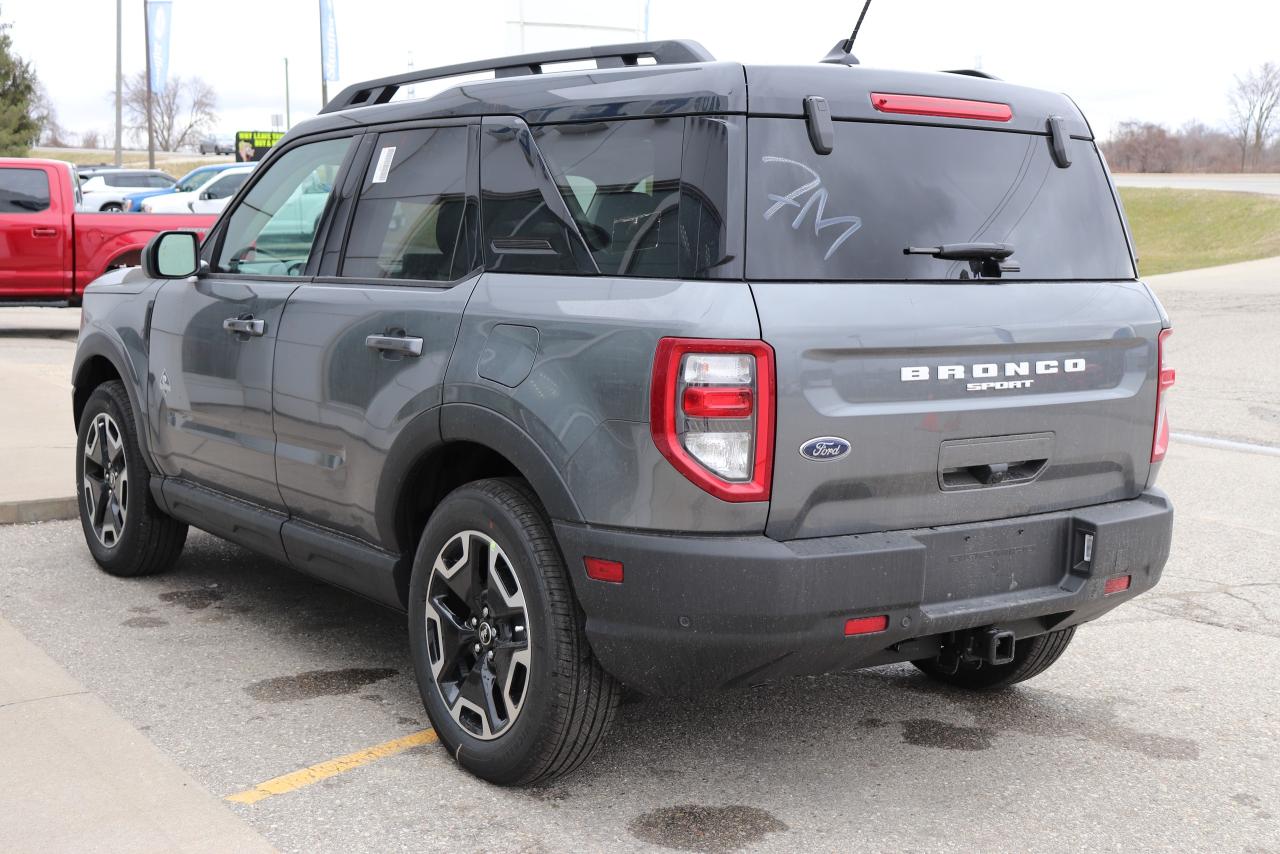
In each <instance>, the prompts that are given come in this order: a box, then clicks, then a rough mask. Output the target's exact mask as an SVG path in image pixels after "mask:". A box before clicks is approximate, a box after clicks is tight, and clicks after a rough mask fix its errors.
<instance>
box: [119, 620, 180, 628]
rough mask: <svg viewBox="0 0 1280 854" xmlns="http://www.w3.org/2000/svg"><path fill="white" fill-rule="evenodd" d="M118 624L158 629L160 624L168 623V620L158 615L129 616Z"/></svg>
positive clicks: (165, 624)
mask: <svg viewBox="0 0 1280 854" xmlns="http://www.w3.org/2000/svg"><path fill="white" fill-rule="evenodd" d="M120 625H122V626H128V627H129V628H131V629H158V628H160V627H161V626H167V625H169V621H168V620H162V619H160V618H159V617H130V618H129V619H127V620H125V621H124V622H123V623H121V624H120Z"/></svg>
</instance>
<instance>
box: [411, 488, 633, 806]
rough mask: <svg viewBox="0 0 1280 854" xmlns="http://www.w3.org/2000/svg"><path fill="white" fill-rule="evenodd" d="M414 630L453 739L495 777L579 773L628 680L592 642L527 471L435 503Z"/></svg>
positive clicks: (448, 743) (420, 561)
mask: <svg viewBox="0 0 1280 854" xmlns="http://www.w3.org/2000/svg"><path fill="white" fill-rule="evenodd" d="M409 635H410V642H411V644H412V652H413V661H414V669H415V671H416V673H417V677H418V689H419V692H420V693H421V694H422V701H423V704H424V706H425V707H426V710H427V715H428V717H430V719H431V723H432V726H434V727H435V730H436V734H437V735H438V736H439V738H440V742H441V744H443V745H444V746H445V747H446V748H447V749H448V751H449V753H450V755H452V756H453V757H454V758H455V759H456V760H457V762H458V764H460V765H462V766H463V767H464V768H466V769H467V770H469V771H471V772H472V773H474V774H475V775H477V776H479V777H481V778H483V779H485V780H488V781H489V782H492V783H497V784H499V785H528V784H531V783H536V782H540V781H545V780H549V779H553V778H555V777H559V776H561V775H564V774H567V773H569V772H570V771H572V770H574V769H575V768H577V767H578V766H579V765H580V764H582V762H584V761H585V760H586V759H587V757H588V756H589V755H590V754H591V753H592V752H593V751H594V750H595V748H596V747H597V746H598V745H599V743H600V741H601V739H602V737H603V735H604V733H605V731H606V729H607V728H608V726H609V723H610V721H611V719H612V717H613V713H614V711H615V709H616V708H617V706H618V702H619V688H618V685H617V683H616V682H615V681H614V679H613V678H612V677H611V676H609V675H608V674H607V673H605V672H604V670H603V669H601V667H600V665H599V664H598V663H597V662H596V660H595V658H594V657H593V656H592V654H591V650H590V648H589V647H588V645H587V640H586V636H585V634H584V633H583V630H582V615H581V612H580V610H579V609H578V606H577V602H576V600H575V599H574V597H573V591H572V589H571V587H570V582H569V575H568V572H567V570H566V569H565V565H564V559H563V558H562V557H561V555H560V551H559V549H558V548H557V546H556V543H555V540H554V538H553V536H552V534H551V530H550V528H549V526H548V524H547V521H546V519H545V518H544V516H543V514H542V510H541V507H540V505H539V503H538V501H537V498H536V497H535V496H534V494H533V492H532V491H531V490H530V489H529V487H528V486H527V485H526V484H525V483H524V482H523V481H518V480H507V479H501V480H498V479H494V480H481V481H476V482H475V483H471V484H468V485H466V486H463V487H460V488H458V489H457V490H455V491H454V492H453V493H451V494H450V495H449V496H448V497H447V498H445V500H444V501H443V502H441V504H440V506H439V507H438V508H437V509H436V511H435V513H433V514H432V516H431V521H430V522H429V523H428V525H427V529H426V531H425V532H424V533H423V535H422V541H421V543H420V544H419V547H418V552H417V555H416V557H415V559H414V568H413V578H412V581H411V582H410V601H409Z"/></svg>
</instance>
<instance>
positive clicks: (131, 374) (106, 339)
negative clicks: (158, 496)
mask: <svg viewBox="0 0 1280 854" xmlns="http://www.w3.org/2000/svg"><path fill="white" fill-rule="evenodd" d="M125 349H126V348H125V346H124V344H123V343H122V342H121V341H119V340H118V339H116V338H114V337H112V336H110V335H108V334H107V333H106V332H104V331H102V330H101V329H100V328H97V327H92V326H91V327H87V328H86V329H85V330H84V331H83V332H82V333H81V337H80V341H79V342H78V343H77V345H76V355H75V360H74V361H73V362H72V365H71V394H72V398H73V400H74V397H75V394H76V391H77V389H78V388H79V387H80V385H81V382H82V381H83V378H84V373H85V367H86V366H87V365H88V364H89V362H90V361H92V360H93V359H96V358H100V359H105V360H106V361H107V362H108V363H109V364H110V365H111V367H112V368H114V369H115V372H116V374H117V375H118V376H119V377H120V381H121V383H123V385H124V390H125V393H126V394H127V395H128V396H129V405H130V406H132V407H133V420H134V432H135V434H136V435H137V437H138V445H139V446H141V448H142V459H143V461H144V462H146V464H147V469H148V471H150V472H151V474H153V475H159V474H160V469H159V468H158V467H157V466H156V464H155V460H153V459H152V457H151V430H150V419H149V418H148V417H147V410H146V405H145V404H146V399H145V396H144V394H143V392H142V389H143V382H144V380H143V378H142V377H139V376H138V369H137V366H136V365H135V364H134V362H133V361H132V360H131V359H129V358H128V356H127V354H126V352H125ZM72 418H73V420H74V419H75V412H74V407H73V409H72ZM72 426H73V429H74V430H75V431H76V432H77V434H78V433H79V431H80V425H79V423H74V424H73V425H72Z"/></svg>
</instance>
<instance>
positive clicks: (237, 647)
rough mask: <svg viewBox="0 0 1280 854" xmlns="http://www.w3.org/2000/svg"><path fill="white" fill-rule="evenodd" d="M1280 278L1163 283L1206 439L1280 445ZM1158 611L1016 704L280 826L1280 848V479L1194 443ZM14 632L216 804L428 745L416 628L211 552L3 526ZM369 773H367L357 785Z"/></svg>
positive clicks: (1187, 386) (699, 709)
mask: <svg viewBox="0 0 1280 854" xmlns="http://www.w3.org/2000/svg"><path fill="white" fill-rule="evenodd" d="M1278 281H1280V259H1272V260H1270V261H1266V262H1252V263H1251V264H1244V265H1237V266H1235V267H1233V268H1220V269H1218V270H1216V271H1214V270H1206V271H1196V272H1195V273H1187V274H1177V275H1176V276H1167V277H1159V278H1156V279H1153V286H1154V288H1155V290H1156V291H1157V292H1158V293H1159V294H1160V296H1161V297H1162V299H1163V300H1164V302H1165V303H1166V305H1167V306H1168V308H1169V309H1170V312H1171V314H1172V316H1173V318H1174V325H1175V329H1176V333H1175V335H1174V337H1173V339H1172V340H1171V345H1172V346H1171V355H1173V357H1174V359H1175V361H1176V364H1177V367H1178V369H1179V378H1178V385H1177V387H1176V388H1175V391H1174V392H1173V398H1172V400H1171V407H1172V413H1173V419H1174V425H1175V430H1177V431H1179V433H1180V434H1185V435H1190V436H1197V437H1209V438H1215V437H1216V438H1227V439H1232V440H1235V441H1238V442H1250V443H1259V444H1265V445H1272V446H1280V425H1278V424H1277V417H1276V415H1275V414H1274V410H1276V409H1277V408H1280V405H1278V404H1277V400H1278V398H1277V395H1276V394H1275V393H1274V382H1273V380H1272V379H1271V377H1270V375H1269V374H1268V372H1267V370H1266V368H1267V367H1268V366H1271V365H1275V364H1277V363H1278V362H1280V338H1278V337H1277V336H1276V335H1275V334H1274V330H1275V329H1277V328H1280V291H1277V289H1276V286H1275V285H1271V284H1269V283H1275V282H1278ZM1161 485H1162V486H1163V487H1164V488H1165V489H1166V490H1168V491H1169V493H1170V494H1171V495H1172V497H1173V500H1174V502H1175V505H1176V507H1177V513H1178V517H1177V523H1176V526H1175V539H1174V547H1173V555H1172V557H1171V559H1170V562H1169V565H1168V567H1167V568H1166V571H1165V577H1164V580H1163V581H1162V582H1161V584H1160V586H1159V587H1157V588H1156V590H1155V591H1153V592H1152V593H1150V594H1148V595H1147V596H1145V597H1143V598H1141V599H1139V600H1136V601H1135V602H1133V603H1131V604H1129V605H1127V606H1126V607H1123V608H1121V609H1119V610H1117V611H1115V612H1113V613H1112V614H1110V615H1108V616H1107V617H1104V618H1103V619H1102V620H1099V621H1097V622H1096V623H1093V624H1090V625H1087V626H1085V627H1084V628H1082V629H1081V630H1080V632H1079V633H1078V634H1077V637H1076V640H1075V642H1074V643H1073V645H1072V648H1071V649H1070V650H1069V651H1068V653H1067V654H1066V655H1065V656H1064V658H1063V659H1062V660H1061V661H1060V662H1058V664H1057V665H1055V666H1054V667H1053V668H1052V669H1050V670H1049V671H1047V672H1046V673H1045V674H1043V675H1042V676H1040V677H1038V678H1036V679H1035V680H1033V681H1031V682H1029V683H1026V684H1025V685H1023V686H1021V687H1019V688H1018V689H1015V690H1013V691H1011V692H1008V693H1006V694H1003V695H1000V696H995V697H971V696H964V695H960V694H957V693H953V692H950V691H946V690H942V689H939V688H937V687H935V686H934V685H932V684H931V683H929V682H927V681H925V680H924V679H923V678H921V677H920V676H918V675H917V674H915V673H914V672H913V670H912V669H911V668H909V667H905V666H893V667H885V668H879V669H876V670H870V671H862V672H856V673H842V674H832V675H828V676H823V677H816V678H811V679H800V680H793V681H788V682H784V683H779V684H771V685H766V686H761V687H758V688H754V689H750V690H744V691H739V692H734V693H728V694H721V695H715V696H711V697H705V698H701V699H696V700H688V699H660V700H655V699H649V700H642V701H640V702H637V703H632V704H629V705H626V706H624V707H623V709H622V711H621V714H620V715H619V719H618V721H617V722H616V725H615V727H614V730H613V732H612V734H611V736H610V737H609V739H608V741H607V744H606V745H605V747H604V749H603V750H602V751H601V752H600V754H599V755H598V756H597V757H596V759H595V761H593V762H592V763H591V764H590V765H589V766H588V767H587V768H585V769H584V770H583V771H581V772H579V773H578V774H577V775H575V776H573V777H570V778H568V779H566V780H564V781H562V782H560V783H557V784H555V785H552V786H549V787H546V788H543V789H538V790H533V791H511V790H502V789H496V788H494V787H491V786H487V785H484V784H481V783H479V782H477V781H475V780H474V779H472V778H470V777H468V776H467V775H465V774H463V773H461V772H459V771H458V770H457V769H456V768H455V767H454V766H453V764H452V762H451V760H450V759H449V757H448V756H447V755H446V754H445V753H444V751H442V750H441V749H440V748H439V747H438V745H435V744H431V743H424V744H422V745H421V746H417V747H412V748H411V749H408V750H404V751H402V752H399V753H395V754H394V755H390V756H388V757H386V758H381V759H376V760H374V761H368V762H366V763H363V764H359V767H354V768H352V770H347V771H345V772H344V773H334V774H332V775H330V776H325V774H327V773H328V771H332V769H333V766H322V767H325V768H328V771H321V772H310V773H309V779H319V778H321V777H323V779H319V782H314V783H313V784H312V785H304V786H299V787H296V788H293V789H292V790H291V791H283V792H282V793H280V794H275V795H273V796H270V797H266V798H264V799H262V800H258V801H257V802H255V803H252V804H239V803H229V804H228V808H229V809H231V810H233V811H234V812H235V814H236V815H238V816H239V817H240V818H241V819H242V820H243V821H244V822H245V823H246V824H247V825H248V826H249V827H250V828H252V829H253V830H256V831H257V832H259V833H260V834H262V835H263V836H265V837H266V838H267V839H268V840H269V841H270V842H271V843H273V844H274V845H275V846H277V847H278V848H280V849H281V850H284V851H299V852H303V851H306V852H311V851H351V852H362V851H369V852H375V851H376V852H386V851H402V850H403V851H408V850H413V851H456V850H458V849H477V850H486V851H487V850H505V851H531V852H533V851H560V850H564V849H566V848H575V849H579V850H584V851H654V850H664V849H667V850H669V849H676V850H690V851H735V850H749V851H762V852H763V851H769V852H772V851H797V850H821V851H828V850H847V849H849V848H857V849H858V850H863V851H871V852H874V851H902V850H916V851H940V852H950V851H955V852H961V851H973V850H983V851H1019V852H1025V851H1035V852H1041V851H1043V852H1069V851H1070V852H1074V851H1078V850H1084V849H1107V850H1124V851H1128V850H1142V851H1151V850H1177V851H1185V850H1213V851H1234V852H1251V854H1256V853H1257V852H1268V851H1270V852H1280V762H1277V761H1276V758H1277V757H1278V756H1280V706H1278V705H1277V703H1276V679H1275V676H1274V673H1275V661H1276V660H1277V656H1280V571H1278V570H1277V568H1276V567H1277V566H1280V512H1278V510H1280V499H1277V497H1276V496H1280V457H1276V456H1269V455H1267V454H1265V453H1248V452H1242V451H1239V450H1223V449H1220V448H1216V447H1207V446H1202V445H1198V444H1191V443H1190V442H1189V441H1175V443H1174V445H1173V447H1172V450H1171V451H1170V454H1169V458H1168V460H1167V461H1166V463H1165V465H1164V468H1163V471H1162V473H1161ZM0 555H4V556H5V557H4V558H3V563H2V564H0V567H2V568H0V574H2V575H3V579H4V584H3V585H0V615H2V616H3V617H5V618H7V619H8V620H9V621H11V622H12V623H13V624H14V625H16V626H17V628H18V629H19V630H21V632H22V633H23V634H24V635H25V636H26V637H27V638H28V639H29V640H30V641H32V642H34V643H35V644H36V645H38V646H39V647H40V648H42V649H43V650H45V651H46V652H47V653H48V654H49V655H50V656H52V657H53V658H54V659H55V660H56V661H58V662H59V663H61V665H62V666H63V667H65V668H66V669H67V671H68V672H69V673H70V675H71V676H72V677H74V678H75V679H76V680H78V681H79V682H80V683H82V684H83V685H84V686H86V688H87V689H88V690H90V691H92V692H95V693H96V694H97V695H99V696H101V697H102V698H103V699H104V700H105V701H106V703H107V704H108V705H109V706H110V707H111V708H112V709H114V710H115V712H117V713H118V714H119V715H120V716H122V717H123V719H124V720H126V721H128V722H129V723H130V724H132V725H133V726H134V727H136V728H137V730H139V731H140V732H142V733H144V734H145V736H146V738H147V739H148V740H149V741H150V742H151V743H152V744H154V745H155V746H157V747H158V748H159V749H160V751H161V752H162V753H163V754H165V755H167V756H168V757H170V758H171V759H172V760H174V761H175V762H176V763H177V765H179V766H180V767H181V769H182V770H183V771H184V772H185V773H187V774H190V775H191V777H192V778H194V779H195V780H196V781H198V783H199V784H200V785H201V786H203V787H204V788H205V789H207V790H209V791H210V792H213V793H214V794H216V795H218V796H221V797H225V796H231V795H234V794H236V793H240V792H243V791H246V790H252V789H253V788H254V787H255V786H257V785H258V784H261V783H262V782H264V781H267V780H271V779H273V778H277V777H279V776H281V775H286V774H289V773H290V772H294V771H298V770H299V769H304V768H308V767H310V766H315V765H317V764H319V763H324V762H326V761H327V760H332V759H334V758H337V757H343V756H346V755H349V754H353V753H357V752H359V751H363V750H365V749H367V748H370V747H374V746H377V745H383V744H386V743H388V742H392V741H393V740H395V739H399V738H403V737H405V736H412V735H414V734H415V733H421V732H422V731H423V730H424V728H425V727H426V726H427V721H426V719H425V717H424V715H423V712H422V706H421V703H420V701H419V699H418V697H417V692H416V687H415V685H414V682H413V677H412V667H411V664H410V661H409V657H408V655H407V652H406V640H405V628H404V621H403V618H401V617H399V616H397V615H395V614H392V613H389V612H387V611H384V610H382V609H380V608H378V607H376V606H374V605H371V604H368V603H366V602H364V601H362V600H360V599H357V598H354V597H352V596H349V595H347V594H345V593H342V592H340V591H337V590H334V589H330V588H327V587H324V586H322V585H320V584H318V583H313V582H311V581H309V580H308V579H306V578H303V577H302V576H299V575H297V574H295V573H293V572H291V571H290V570H288V569H285V568H283V567H281V566H277V565H275V564H273V563H271V562H269V561H265V560H262V559H259V558H256V557H254V556H252V555H250V554H249V553H247V552H245V551H243V550H241V549H239V548H237V547H234V546H231V545H228V544H226V543H223V542H220V541H217V540H215V539H213V538H211V537H208V536H205V535H202V534H196V533H193V534H192V536H191V538H190V540H189V543H188V547H187V550H186V552H185V553H184V555H183V558H182V560H181V563H180V566H179V567H178V569H177V571H175V572H174V573H172V574H170V575H166V576H162V577H158V578H153V579H146V580H138V581H129V582H125V581H120V580H116V579H112V578H109V577H107V576H105V575H103V574H101V573H100V572H98V571H97V570H96V569H95V568H94V567H93V565H92V563H91V561H90V560H89V558H88V556H87V554H86V553H85V549H84V545H83V543H82V542H81V535H80V531H79V528H78V525H77V524H76V523H74V522H54V523H46V524H43V525H29V526H8V527H2V528H0ZM340 764H341V763H340Z"/></svg>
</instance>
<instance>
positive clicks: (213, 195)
mask: <svg viewBox="0 0 1280 854" xmlns="http://www.w3.org/2000/svg"><path fill="white" fill-rule="evenodd" d="M248 178H249V173H248V172H237V173H235V174H232V175H223V176H222V177H221V178H219V179H218V180H216V181H214V182H213V183H212V184H210V185H209V186H208V188H207V189H206V190H205V191H204V193H203V195H204V196H206V197H207V198H210V199H228V198H230V197H232V196H234V195H235V194H236V191H237V190H239V189H240V188H241V187H243V186H244V182H245V181H246V180H248Z"/></svg>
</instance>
